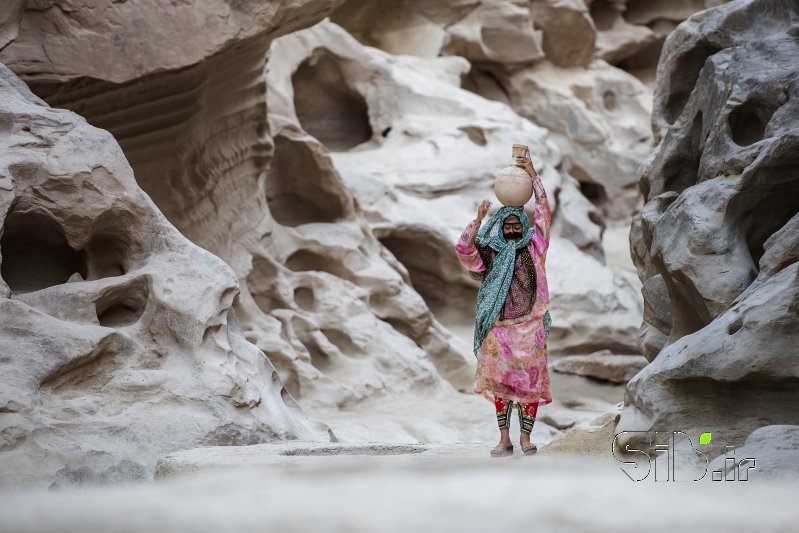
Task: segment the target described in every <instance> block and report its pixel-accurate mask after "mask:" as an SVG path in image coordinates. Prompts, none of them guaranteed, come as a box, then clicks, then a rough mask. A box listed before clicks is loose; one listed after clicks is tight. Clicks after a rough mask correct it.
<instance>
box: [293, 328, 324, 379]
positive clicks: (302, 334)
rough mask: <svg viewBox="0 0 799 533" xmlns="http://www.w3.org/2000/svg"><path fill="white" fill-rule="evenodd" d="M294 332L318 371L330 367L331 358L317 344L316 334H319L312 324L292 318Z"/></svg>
mask: <svg viewBox="0 0 799 533" xmlns="http://www.w3.org/2000/svg"><path fill="white" fill-rule="evenodd" d="M292 324H293V326H294V332H295V334H296V335H297V338H298V339H299V340H300V342H301V343H302V345H303V346H305V349H306V350H308V355H310V357H311V365H313V367H314V368H316V369H317V370H319V371H320V372H326V371H327V370H329V369H330V368H331V367H332V363H333V362H332V360H331V359H330V355H329V354H328V353H327V352H326V351H325V349H324V348H323V347H322V346H320V345H319V339H318V338H317V335H320V333H318V331H317V330H316V329H315V326H313V325H312V324H307V323H305V322H304V321H300V320H294V321H293V322H292Z"/></svg>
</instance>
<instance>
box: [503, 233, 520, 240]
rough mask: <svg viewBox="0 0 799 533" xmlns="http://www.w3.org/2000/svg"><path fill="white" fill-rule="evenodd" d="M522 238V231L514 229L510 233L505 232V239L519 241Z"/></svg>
mask: <svg viewBox="0 0 799 533" xmlns="http://www.w3.org/2000/svg"><path fill="white" fill-rule="evenodd" d="M521 238H522V232H521V231H512V232H510V233H506V234H505V240H506V241H507V240H514V241H518V240H519V239H521Z"/></svg>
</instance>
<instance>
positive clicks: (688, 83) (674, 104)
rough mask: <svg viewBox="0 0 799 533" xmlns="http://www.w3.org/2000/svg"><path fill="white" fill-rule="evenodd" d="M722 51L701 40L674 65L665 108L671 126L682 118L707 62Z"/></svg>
mask: <svg viewBox="0 0 799 533" xmlns="http://www.w3.org/2000/svg"><path fill="white" fill-rule="evenodd" d="M719 50H721V49H720V48H718V47H717V46H714V45H712V44H710V43H709V42H708V41H705V40H701V41H698V42H697V43H696V46H695V47H694V48H693V49H692V50H690V51H688V52H685V53H684V54H683V55H681V56H680V57H679V58H678V59H677V60H676V61H675V63H674V67H673V68H672V70H671V72H672V75H671V80H670V81H671V93H670V95H669V98H668V100H667V101H666V106H665V110H664V111H665V116H666V120H667V121H668V123H669V124H674V121H675V120H677V117H679V116H680V113H682V110H683V109H684V108H685V104H686V103H687V102H688V98H690V96H691V93H692V92H693V90H694V86H695V85H696V80H698V79H699V74H700V73H701V72H702V68H703V67H704V66H705V63H706V62H707V60H708V59H709V58H710V57H711V56H712V55H713V54H715V53H716V52H718V51H719Z"/></svg>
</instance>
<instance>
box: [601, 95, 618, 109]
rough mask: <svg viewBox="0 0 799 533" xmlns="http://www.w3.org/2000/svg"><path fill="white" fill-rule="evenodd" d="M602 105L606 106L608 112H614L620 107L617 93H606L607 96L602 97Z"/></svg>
mask: <svg viewBox="0 0 799 533" xmlns="http://www.w3.org/2000/svg"><path fill="white" fill-rule="evenodd" d="M602 105H603V106H605V109H607V110H608V111H614V110H615V109H616V107H617V106H618V102H617V99H616V93H614V92H613V91H605V94H603V95H602Z"/></svg>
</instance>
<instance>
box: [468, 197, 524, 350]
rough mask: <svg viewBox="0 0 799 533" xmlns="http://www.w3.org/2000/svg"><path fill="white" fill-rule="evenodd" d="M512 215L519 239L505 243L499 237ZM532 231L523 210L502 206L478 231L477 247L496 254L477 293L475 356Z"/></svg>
mask: <svg viewBox="0 0 799 533" xmlns="http://www.w3.org/2000/svg"><path fill="white" fill-rule="evenodd" d="M511 215H516V216H517V217H519V221H520V222H521V223H522V238H521V239H519V240H517V241H514V240H509V241H506V240H505V237H504V236H503V235H502V224H503V223H504V222H505V219H506V218H508V217H509V216H511ZM534 231H535V230H534V229H533V228H531V227H530V220H529V219H528V218H527V213H525V212H524V209H523V208H521V207H512V206H505V207H502V208H500V209H499V210H498V211H497V212H496V213H494V214H493V215H491V216H490V217H488V222H486V223H485V225H483V226H482V227H481V228H480V230H479V231H478V232H477V243H478V244H479V245H480V246H489V247H491V248H492V249H493V250H494V251H496V252H497V254H496V256H495V257H494V259H493V261H492V262H491V268H490V269H489V271H488V272H487V273H486V276H485V278H484V279H483V283H482V284H481V285H480V290H479V291H478V292H477V310H476V311H475V320H474V355H475V356H477V354H478V353H479V351H480V345H481V344H482V343H483V339H485V338H486V335H488V332H489V331H491V326H493V325H494V321H495V320H496V319H497V317H498V316H499V312H500V311H501V310H502V306H503V305H504V304H505V298H506V297H507V296H508V290H509V289H510V283H511V280H512V279H513V270H514V267H515V264H516V250H520V249H522V248H524V247H525V246H527V245H528V244H529V243H530V239H531V238H532V237H533V233H534Z"/></svg>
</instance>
